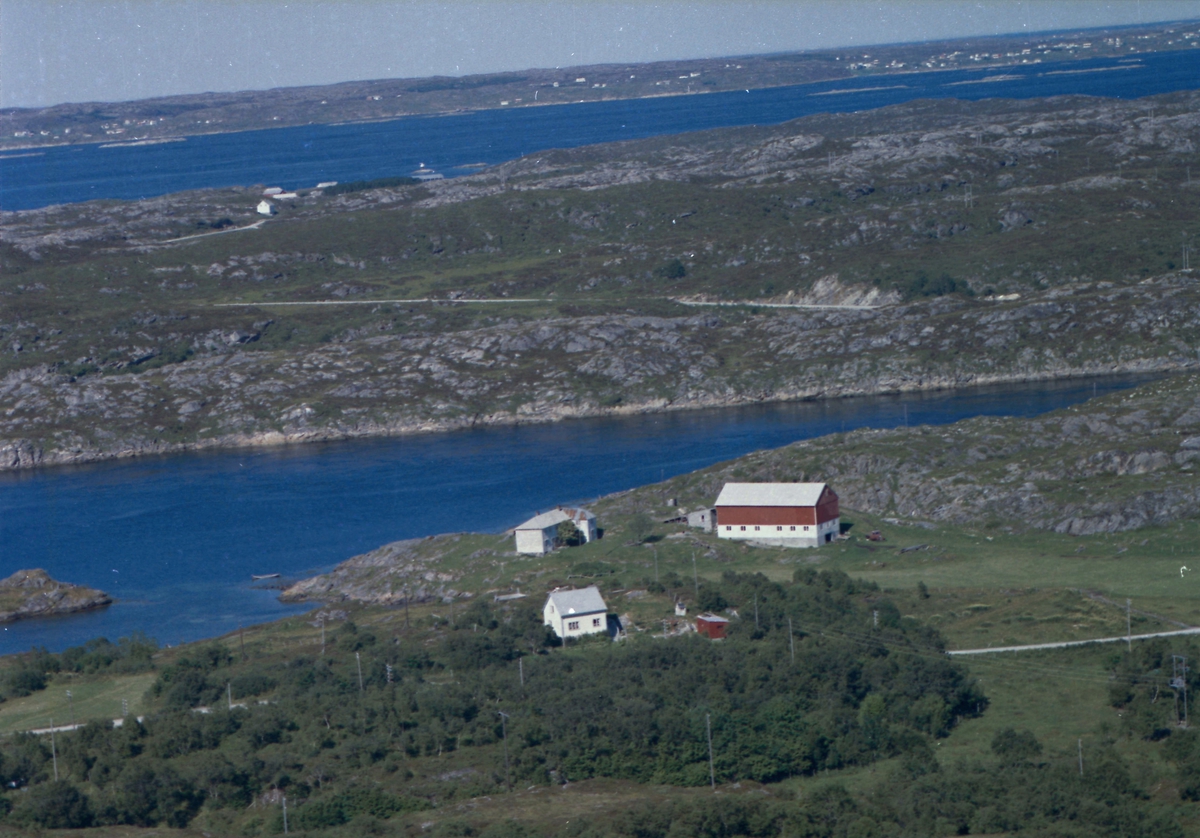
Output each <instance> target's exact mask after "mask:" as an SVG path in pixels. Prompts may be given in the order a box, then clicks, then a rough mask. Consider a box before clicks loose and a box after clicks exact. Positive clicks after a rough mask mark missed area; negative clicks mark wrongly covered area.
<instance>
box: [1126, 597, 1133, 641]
mask: <svg viewBox="0 0 1200 838" xmlns="http://www.w3.org/2000/svg"><path fill="white" fill-rule="evenodd" d="M1132 609H1133V600H1132V599H1128V598H1127V599H1126V600H1125V643H1126V645H1127V646H1128V647H1129V651H1130V652H1131V653H1132V652H1133V616H1132V613H1133V611H1132Z"/></svg>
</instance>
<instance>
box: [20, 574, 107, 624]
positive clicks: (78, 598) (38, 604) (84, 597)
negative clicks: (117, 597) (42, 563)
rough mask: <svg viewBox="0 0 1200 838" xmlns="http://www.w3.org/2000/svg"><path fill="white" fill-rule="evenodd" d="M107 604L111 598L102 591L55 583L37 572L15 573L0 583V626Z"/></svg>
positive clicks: (73, 612)
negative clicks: (30, 618) (0, 624)
mask: <svg viewBox="0 0 1200 838" xmlns="http://www.w3.org/2000/svg"><path fill="white" fill-rule="evenodd" d="M111 603H112V597H110V596H109V595H108V594H106V593H104V591H98V590H96V589H95V588H85V587H83V586H81V585H71V584H68V583H66V582H58V581H55V580H54V579H51V578H50V574H49V573H47V572H46V571H44V570H41V569H40V568H38V569H34V570H18V571H17V572H16V573H14V574H13V575H12V576H10V577H8V578H7V579H5V580H3V581H0V623H8V622H12V621H13V620H21V619H24V618H26V617H53V616H58V615H61V614H75V613H77V612H79V611H90V610H91V609H93V608H102V607H103V606H105V605H109V604H111Z"/></svg>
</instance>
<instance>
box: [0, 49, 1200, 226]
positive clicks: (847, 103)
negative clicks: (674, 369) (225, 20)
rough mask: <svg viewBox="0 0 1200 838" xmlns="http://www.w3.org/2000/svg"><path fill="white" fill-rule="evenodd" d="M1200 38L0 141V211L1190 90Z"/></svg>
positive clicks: (1198, 66) (1198, 71)
mask: <svg viewBox="0 0 1200 838" xmlns="http://www.w3.org/2000/svg"><path fill="white" fill-rule="evenodd" d="M1197 78H1200V48H1197V49H1192V50H1181V51H1178V52H1162V53H1146V54H1143V55H1136V56H1130V57H1129V58H1124V59H1116V58H1098V59H1088V60H1081V61H1072V62H1058V63H1047V64H1028V65H1017V66H1012V67H989V68H986V69H977V70H969V69H968V70H949V71H937V72H922V73H909V74H900V75H886V76H865V77H858V78H853V79H841V80H838V81H834V82H820V83H816V84H803V85H793V86H788V87H777V88H768V89H763V90H747V91H733V92H722V93H708V94H703V95H680V96H665V97H656V98H649V99H630V100H616V101H607V102H584V103H578V104H572V105H553V106H543V107H525V108H508V109H496V110H486V111H475V112H471V113H465V114H453V115H446V116H430V117H408V118H403V119H396V120H391V121H386V122H370V123H357V124H347V125H305V126H300V127H295V128H274V129H267V130H260V131H243V132H239V133H231V134H212V135H207V136H197V137H188V138H187V139H186V140H184V141H182V142H171V143H163V144H159V145H146V146H132V147H129V146H126V147H113V148H102V147H101V145H100V144H88V145H73V146H59V147H55V148H47V149H37V150H33V151H9V152H0V209H5V210H17V209H31V208H35V207H42V206H47V205H50V204H59V203H70V202H75V201H86V200H91V199H96V198H121V199H137V198H146V197H150V196H154V195H163V194H167V193H170V192H178V191H181V190H185V189H201V188H207V187H219V186H234V185H251V184H267V185H275V186H281V187H284V188H288V189H294V188H302V187H310V186H315V185H316V184H317V183H319V182H322V181H329V180H333V181H341V182H346V181H353V180H365V179H371V178H379V177H391V176H396V175H404V174H408V173H409V172H410V171H412V170H414V169H415V168H416V167H417V166H418V164H420V163H424V164H425V165H426V166H430V167H433V168H436V169H439V170H442V171H444V172H445V173H446V174H448V175H451V176H453V175H455V174H465V173H468V172H469V171H473V169H461V168H458V167H462V166H469V165H470V164H474V163H487V164H495V163H500V162H503V161H505V160H511V159H514V158H517V157H520V156H522V155H526V154H533V153H536V152H538V151H540V150H544V149H549V148H573V147H577V146H582V145H590V144H593V143H605V142H612V141H616V140H633V139H640V138H643V137H650V136H656V135H661V134H677V133H681V132H685V131H699V130H704V129H708V128H720V127H726V126H736V125H752V124H759V125H768V124H775V123H780V122H785V121H787V120H789V119H795V118H797V117H801V116H807V115H810V114H815V113H823V112H824V113H830V112H848V111H861V110H870V109H874V108H881V107H884V106H885V105H894V104H899V103H902V102H909V101H912V100H914V99H945V98H958V99H968V100H976V99H985V98H1013V99H1029V98H1033V97H1042V96H1063V95H1088V96H1109V97H1118V98H1135V97H1141V96H1149V95H1152V94H1156V93H1168V92H1171V91H1176V90H1187V89H1192V88H1195V87H1196V86H1197V85H1196V79H1197Z"/></svg>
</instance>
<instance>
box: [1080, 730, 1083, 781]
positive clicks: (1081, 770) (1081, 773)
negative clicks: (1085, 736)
mask: <svg viewBox="0 0 1200 838" xmlns="http://www.w3.org/2000/svg"><path fill="white" fill-rule="evenodd" d="M1079 776H1080V777H1082V776H1083V740H1082V739H1080V740H1079Z"/></svg>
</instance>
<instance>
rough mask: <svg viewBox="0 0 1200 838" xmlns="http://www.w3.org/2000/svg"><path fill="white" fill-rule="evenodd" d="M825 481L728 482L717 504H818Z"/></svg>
mask: <svg viewBox="0 0 1200 838" xmlns="http://www.w3.org/2000/svg"><path fill="white" fill-rule="evenodd" d="M824 490H825V484H824V483H726V484H725V488H723V489H722V490H721V494H720V495H719V496H718V497H717V502H716V504H715V505H716V506H816V505H817V501H818V500H820V498H821V492H823V491H824Z"/></svg>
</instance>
